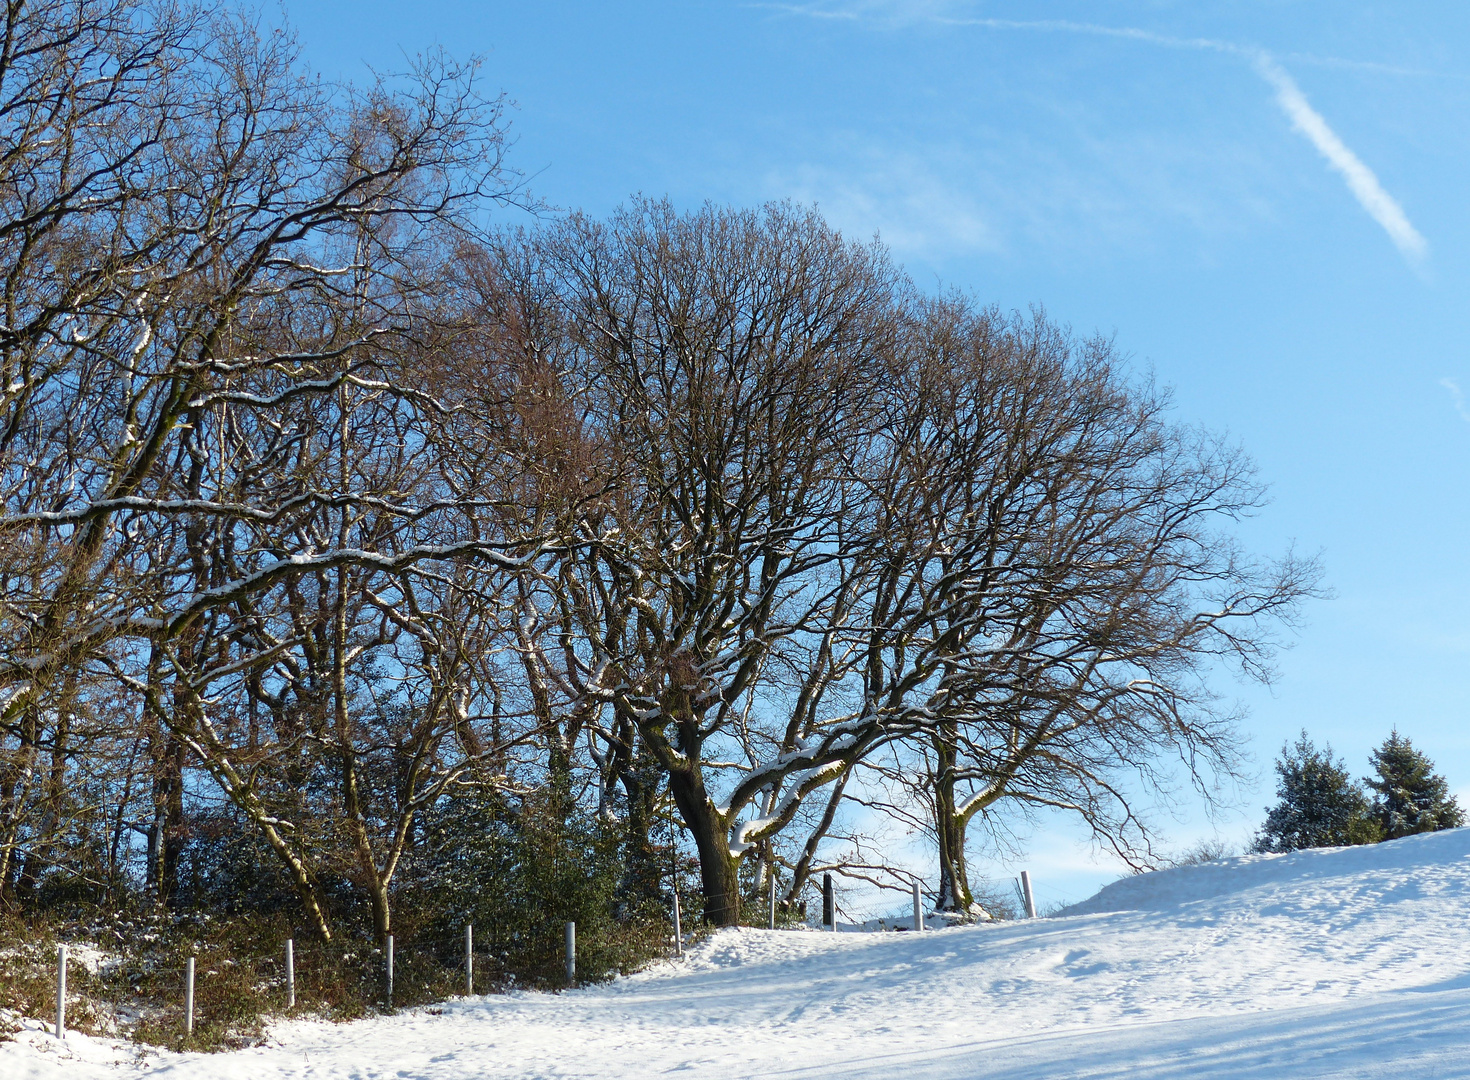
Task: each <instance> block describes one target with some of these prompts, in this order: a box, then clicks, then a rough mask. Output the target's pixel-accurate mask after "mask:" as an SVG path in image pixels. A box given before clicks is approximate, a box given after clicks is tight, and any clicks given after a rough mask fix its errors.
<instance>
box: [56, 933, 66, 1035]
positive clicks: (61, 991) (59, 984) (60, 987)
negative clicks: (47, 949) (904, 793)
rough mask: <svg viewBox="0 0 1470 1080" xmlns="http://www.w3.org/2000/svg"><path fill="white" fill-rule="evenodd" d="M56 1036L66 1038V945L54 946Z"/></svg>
mask: <svg viewBox="0 0 1470 1080" xmlns="http://www.w3.org/2000/svg"><path fill="white" fill-rule="evenodd" d="M56 1037H57V1038H58V1039H65V1038H66V946H65V945H58V946H56Z"/></svg>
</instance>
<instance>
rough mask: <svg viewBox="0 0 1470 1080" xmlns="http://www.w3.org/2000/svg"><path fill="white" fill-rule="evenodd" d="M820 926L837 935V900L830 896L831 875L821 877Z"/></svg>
mask: <svg viewBox="0 0 1470 1080" xmlns="http://www.w3.org/2000/svg"><path fill="white" fill-rule="evenodd" d="M822 924H823V925H824V926H830V927H831V928H832V933H834V934H835V933H837V898H836V897H835V896H833V894H832V875H831V874H823V875H822Z"/></svg>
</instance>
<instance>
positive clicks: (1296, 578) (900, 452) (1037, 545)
mask: <svg viewBox="0 0 1470 1080" xmlns="http://www.w3.org/2000/svg"><path fill="white" fill-rule="evenodd" d="M911 341H912V352H911V354H910V356H909V359H908V362H907V363H906V366H905V368H904V372H905V378H904V379H903V381H902V387H903V389H902V391H901V392H900V393H899V394H897V395H895V411H894V414H893V421H892V423H891V424H890V425H889V426H888V427H887V429H886V432H887V438H888V439H889V440H890V447H889V449H888V450H887V452H886V456H887V458H888V460H889V461H890V462H891V463H892V468H891V469H890V470H889V471H888V472H887V473H886V474H885V476H884V481H883V487H882V500H881V501H882V507H883V509H882V513H881V521H880V529H879V531H880V533H881V535H882V536H883V537H885V538H886V545H887V547H886V552H885V557H884V559H883V561H882V566H881V569H880V570H879V572H878V573H877V574H876V575H875V577H874V579H873V582H872V584H871V586H870V587H869V588H870V592H869V593H868V595H869V596H870V597H871V601H870V604H871V606H870V607H869V608H868V616H867V617H868V619H869V631H868V632H869V635H870V636H869V638H868V641H867V642H866V643H865V644H864V645H863V650H864V653H865V660H864V663H863V669H864V671H865V680H866V694H867V695H868V697H869V699H870V700H871V701H873V702H874V703H875V708H874V712H875V713H876V714H878V715H881V716H882V717H883V718H884V720H883V722H884V724H885V725H886V727H887V729H888V731H889V732H890V733H895V734H896V733H899V732H903V731H908V732H910V733H911V734H910V736H909V737H910V738H911V739H912V740H913V741H914V743H915V745H916V746H917V747H918V748H919V750H920V751H921V752H920V753H919V754H918V755H917V756H913V755H900V756H899V758H898V759H897V761H898V764H897V765H896V766H895V770H894V771H893V772H892V775H894V776H895V778H896V779H898V780H900V781H902V782H905V783H909V784H917V785H918V786H919V787H920V789H921V792H922V799H923V801H924V802H925V803H927V804H928V807H929V810H930V813H931V814H932V818H931V821H932V826H933V830H934V834H935V837H936V840H937V847H938V854H939V869H940V889H939V899H938V907H939V908H940V909H941V910H948V911H955V912H963V911H966V910H967V909H968V907H969V904H970V902H971V896H970V891H969V885H968V882H967V879H966V870H965V840H966V829H967V826H968V825H969V823H970V822H971V821H972V820H974V819H975V817H976V816H977V815H982V814H990V815H994V814H997V813H998V812H999V811H1001V810H1002V809H1004V808H1005V807H1006V806H1011V807H1015V806H1020V807H1023V808H1024V807H1028V806H1029V807H1035V806H1049V807H1053V808H1059V809H1062V810H1065V811H1068V812H1071V813H1075V814H1077V815H1079V816H1080V817H1081V818H1082V820H1083V821H1085V822H1086V823H1087V824H1088V825H1089V826H1090V827H1091V828H1092V830H1093V831H1094V834H1095V835H1096V836H1097V837H1098V839H1099V840H1101V841H1102V842H1104V843H1106V844H1108V845H1109V846H1111V847H1112V848H1113V849H1114V850H1115V851H1117V852H1118V853H1119V854H1120V855H1122V856H1123V857H1124V858H1125V859H1128V860H1129V861H1132V862H1136V861H1137V859H1138V858H1140V857H1141V856H1142V854H1143V853H1146V851H1147V845H1148V836H1149V833H1148V829H1147V825H1146V821H1145V819H1144V816H1143V814H1142V810H1143V805H1142V804H1141V801H1142V800H1145V799H1146V796H1147V794H1148V793H1150V792H1152V793H1153V794H1155V795H1158V794H1161V793H1164V792H1166V791H1167V789H1168V787H1169V766H1168V764H1167V763H1168V762H1169V761H1174V762H1176V763H1182V766H1183V769H1184V773H1185V776H1186V777H1187V778H1188V779H1189V780H1191V781H1193V782H1194V783H1195V784H1196V786H1197V787H1198V789H1199V790H1200V791H1201V792H1202V793H1204V794H1206V795H1207V796H1208V795H1210V794H1211V793H1212V792H1213V791H1214V790H1215V788H1214V784H1215V781H1216V780H1217V779H1218V778H1220V777H1222V776H1223V777H1228V776H1230V775H1232V774H1233V770H1234V769H1235V768H1236V766H1237V764H1238V760H1239V759H1238V756H1237V746H1236V736H1235V728H1234V724H1233V721H1234V716H1233V715H1232V713H1231V711H1230V710H1229V709H1228V708H1224V707H1222V706H1221V704H1220V702H1219V701H1218V699H1217V698H1216V696H1215V694H1214V693H1213V692H1212V691H1211V689H1210V685H1209V676H1210V675H1211V674H1212V672H1213V670H1214V669H1215V667H1216V666H1217V665H1218V663H1219V662H1221V661H1233V662H1235V663H1236V664H1238V665H1239V666H1240V668H1241V669H1242V670H1243V671H1244V672H1245V674H1246V675H1248V676H1251V677H1255V678H1266V677H1268V676H1269V673H1270V668H1269V658H1270V654H1271V651H1272V648H1273V646H1274V643H1275V640H1276V635H1275V631H1276V630H1277V629H1278V628H1279V627H1280V626H1281V625H1282V621H1283V620H1289V619H1290V617H1291V615H1292V613H1293V612H1294V610H1295V608H1296V605H1297V604H1298V603H1299V602H1300V601H1301V599H1302V598H1303V597H1305V596H1307V595H1310V593H1311V592H1312V590H1313V588H1314V586H1315V581H1316V577H1317V571H1316V567H1315V565H1314V564H1313V563H1312V562H1310V561H1302V560H1299V559H1296V558H1294V557H1292V556H1290V555H1288V556H1287V557H1286V558H1284V559H1282V560H1281V561H1279V562H1274V563H1273V562H1258V561H1254V560H1251V559H1249V558H1247V557H1246V556H1245V555H1244V554H1243V553H1242V552H1241V551H1240V549H1239V547H1238V545H1237V544H1236V542H1235V541H1234V540H1233V539H1232V538H1231V535H1230V533H1229V532H1228V529H1229V526H1230V525H1231V524H1232V523H1233V522H1234V521H1235V520H1237V519H1238V518H1239V517H1240V516H1242V515H1244V514H1247V513H1249V512H1250V511H1251V510H1253V509H1254V508H1256V507H1257V506H1259V505H1260V502H1261V500H1262V497H1263V489H1262V488H1261V487H1260V485H1259V484H1258V483H1257V482H1256V480H1255V478H1254V472H1253V469H1252V466H1251V464H1250V462H1249V461H1248V460H1247V459H1246V458H1245V457H1244V455H1243V454H1242V453H1240V452H1239V451H1238V450H1236V449H1235V448H1233V447H1231V446H1229V445H1228V444H1226V443H1224V442H1223V441H1222V440H1219V439H1216V438H1213V437H1211V436H1209V435H1208V434H1206V433H1202V432H1199V431H1196V430H1194V429H1191V428H1187V427H1184V426H1181V425H1178V424H1176V423H1173V422H1171V421H1170V420H1169V418H1168V415H1167V410H1168V401H1167V397H1165V396H1164V395H1161V394H1159V393H1157V392H1155V391H1154V390H1153V389H1152V388H1151V387H1150V386H1149V385H1148V384H1147V383H1140V382H1136V381H1130V380H1129V379H1128V377H1127V376H1126V374H1125V373H1124V372H1123V371H1122V370H1121V368H1120V365H1119V364H1118V361H1117V360H1116V358H1115V357H1114V355H1113V353H1112V350H1111V348H1110V347H1109V345H1108V344H1107V343H1106V342H1103V341H1087V342H1078V341H1076V340H1074V339H1072V338H1071V337H1070V335H1068V334H1067V333H1065V332H1064V331H1062V330H1061V329H1059V328H1058V327H1056V326H1055V325H1053V324H1051V323H1049V322H1047V320H1046V319H1045V318H1044V317H1043V316H1041V315H1035V316H1033V317H1032V318H1030V319H1022V318H1009V319H1008V318H1002V317H1000V316H999V315H998V314H997V313H995V312H993V311H975V310H973V309H972V308H971V307H970V306H969V305H968V304H966V303H964V302H963V301H961V300H957V299H952V300H945V301H936V302H931V303H929V304H927V305H926V306H925V308H924V310H923V312H922V317H921V318H920V319H919V320H918V322H917V323H916V325H915V333H914V337H913V338H912V339H911ZM911 770H912V771H911Z"/></svg>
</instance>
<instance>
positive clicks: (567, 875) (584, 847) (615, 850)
mask: <svg viewBox="0 0 1470 1080" xmlns="http://www.w3.org/2000/svg"><path fill="white" fill-rule="evenodd" d="M423 837H424V840H423V844H422V851H421V854H420V855H419V856H418V858H417V859H416V860H415V865H414V866H413V869H412V881H411V883H410V884H408V885H407V886H406V887H405V890H404V892H403V893H402V894H400V897H399V903H398V910H399V913H400V914H399V919H400V922H404V921H405V920H407V921H411V922H414V923H416V924H418V925H421V926H422V927H423V934H422V936H424V937H432V938H434V939H436V940H439V941H442V942H444V943H445V944H444V947H445V948H446V949H447V950H450V951H453V950H455V949H460V948H462V945H460V944H458V943H460V942H462V941H463V937H462V935H463V932H464V931H463V928H464V925H465V924H466V923H471V924H473V925H474V927H475V940H476V946H477V951H479V950H481V949H483V951H484V952H485V953H486V954H487V960H486V961H485V963H486V967H487V971H486V974H487V976H488V977H489V978H490V979H491V980H493V981H496V982H503V983H515V984H517V985H531V986H537V987H561V986H565V985H566V976H565V971H564V957H565V952H564V944H563V942H564V938H563V933H564V927H565V925H566V924H567V923H568V922H575V923H576V924H577V976H578V980H579V981H595V980H600V979H606V978H610V977H612V976H613V975H616V974H618V973H620V972H625V971H630V970H633V969H635V968H637V967H639V966H641V965H642V964H644V963H646V962H647V961H648V960H649V959H651V958H653V957H656V956H662V955H667V953H668V951H669V948H670V933H669V931H670V928H669V922H668V916H667V915H666V913H665V912H664V910H663V908H662V907H660V906H658V905H649V906H647V907H645V908H642V909H634V910H629V909H628V908H627V907H626V905H622V906H620V905H619V904H618V902H617V897H618V893H619V883H620V881H621V880H622V877H623V874H624V869H625V866H624V858H623V852H622V848H621V837H620V836H619V834H618V833H617V831H616V830H614V829H613V828H611V827H609V826H608V825H607V824H605V823H603V822H601V821H599V820H598V819H597V818H596V816H595V815H594V814H591V813H589V812H588V811H587V810H585V809H584V808H582V807H580V806H578V805H577V804H576V803H575V802H574V801H573V800H571V799H570V798H569V797H567V796H566V795H565V794H564V793H558V792H557V791H556V790H555V789H552V790H548V791H541V792H538V793H536V794H533V795H527V796H523V797H521V798H519V799H514V798H512V797H510V796H507V795H505V794H503V793H501V792H499V791H495V790H490V789H478V788H473V789H470V790H468V791H466V792H462V793H460V794H457V795H455V796H454V797H452V798H450V799H448V800H445V802H444V803H443V804H442V805H441V806H439V807H438V808H437V809H436V810H435V811H434V812H433V813H432V815H431V816H430V817H429V819H428V821H427V822H426V824H425V828H424V833H423Z"/></svg>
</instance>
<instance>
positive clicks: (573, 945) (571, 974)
mask: <svg viewBox="0 0 1470 1080" xmlns="http://www.w3.org/2000/svg"><path fill="white" fill-rule="evenodd" d="M567 985H568V986H576V985H577V924H576V923H574V922H569V923H567Z"/></svg>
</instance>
